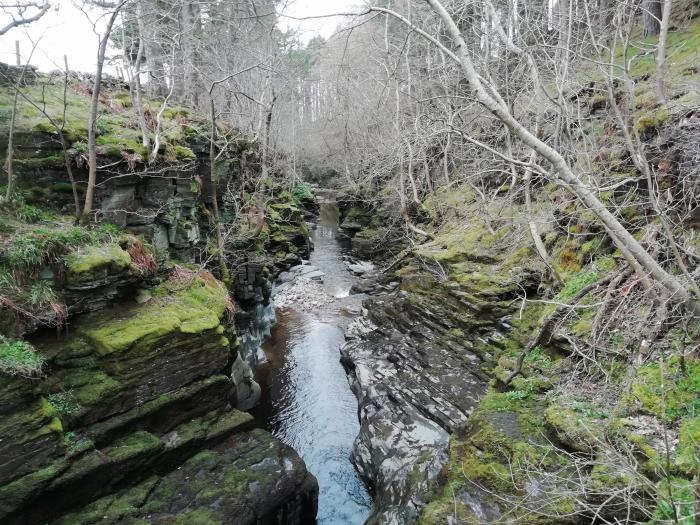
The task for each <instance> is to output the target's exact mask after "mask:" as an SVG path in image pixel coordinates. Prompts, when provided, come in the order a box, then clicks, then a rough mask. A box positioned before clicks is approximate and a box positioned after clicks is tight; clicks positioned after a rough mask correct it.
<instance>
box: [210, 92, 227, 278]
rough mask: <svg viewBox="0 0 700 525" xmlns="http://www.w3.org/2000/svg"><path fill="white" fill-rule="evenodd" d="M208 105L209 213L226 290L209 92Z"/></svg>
mask: <svg viewBox="0 0 700 525" xmlns="http://www.w3.org/2000/svg"><path fill="white" fill-rule="evenodd" d="M209 104H210V107H209V109H210V116H211V135H210V140H209V181H210V182H211V211H212V220H213V221H214V231H215V232H216V254H217V257H218V260H219V272H220V273H221V281H222V282H223V283H224V284H225V285H226V287H227V288H228V287H229V286H230V285H231V275H230V274H229V271H228V266H227V264H226V254H225V252H224V237H223V234H222V232H221V222H220V220H219V202H218V195H217V191H216V109H215V107H214V96H213V93H212V92H211V90H210V91H209Z"/></svg>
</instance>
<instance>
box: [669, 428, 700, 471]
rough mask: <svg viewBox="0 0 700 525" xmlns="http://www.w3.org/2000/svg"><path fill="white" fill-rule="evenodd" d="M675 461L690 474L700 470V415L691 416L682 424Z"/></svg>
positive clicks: (682, 469) (679, 467) (681, 469)
mask: <svg viewBox="0 0 700 525" xmlns="http://www.w3.org/2000/svg"><path fill="white" fill-rule="evenodd" d="M674 463H675V465H676V467H677V468H678V469H679V470H680V471H681V472H683V473H684V474H687V475H689V476H692V475H694V474H696V473H697V472H700V416H696V417H692V418H689V419H687V420H685V421H683V423H682V424H681V428H680V431H679V432H678V448H677V449H676V455H675V457H674Z"/></svg>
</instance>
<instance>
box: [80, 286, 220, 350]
mask: <svg viewBox="0 0 700 525" xmlns="http://www.w3.org/2000/svg"><path fill="white" fill-rule="evenodd" d="M206 275H208V274H206ZM206 275H204V276H203V277H200V276H194V277H193V278H192V279H191V280H189V281H188V282H186V283H183V284H174V283H164V284H162V285H160V286H158V287H156V288H154V289H153V291H152V293H153V299H152V300H151V301H149V302H147V303H146V304H145V305H142V306H141V307H140V308H139V309H138V312H134V315H132V316H128V317H126V318H123V319H106V320H104V321H103V322H101V323H99V324H98V325H97V326H82V327H81V328H80V331H81V333H82V334H83V335H84V336H85V337H86V338H87V339H88V340H89V341H90V342H92V343H93V344H94V345H95V347H96V348H97V350H98V352H99V353H101V354H103V355H106V354H111V353H114V352H122V351H126V350H130V349H132V350H133V349H144V350H148V349H149V348H152V347H153V346H154V345H156V344H157V343H158V341H160V340H161V339H162V338H164V337H167V336H169V335H170V334H172V333H177V332H180V333H183V334H199V333H202V332H204V331H207V330H216V329H217V327H218V326H219V324H220V321H221V319H222V317H223V315H224V311H225V310H226V308H227V307H228V292H227V291H226V289H225V287H224V286H223V285H222V284H221V283H220V282H218V281H216V280H214V279H213V277H211V275H209V276H208V277H207V276H206Z"/></svg>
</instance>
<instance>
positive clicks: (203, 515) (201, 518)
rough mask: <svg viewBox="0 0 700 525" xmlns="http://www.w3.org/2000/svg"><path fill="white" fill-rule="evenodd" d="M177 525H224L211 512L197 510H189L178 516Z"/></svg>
mask: <svg viewBox="0 0 700 525" xmlns="http://www.w3.org/2000/svg"><path fill="white" fill-rule="evenodd" d="M175 525H222V522H221V521H220V520H218V519H216V517H215V515H214V514H212V513H211V512H209V511H206V510H202V509H196V510H188V511H185V512H184V513H182V514H180V515H178V517H177V518H176V519H175Z"/></svg>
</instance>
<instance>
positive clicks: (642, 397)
mask: <svg viewBox="0 0 700 525" xmlns="http://www.w3.org/2000/svg"><path fill="white" fill-rule="evenodd" d="M662 371H663V375H662ZM625 401H626V403H627V406H628V407H629V409H630V410H635V409H638V410H640V411H642V412H645V413H649V414H652V415H654V416H656V417H658V418H660V419H663V420H665V421H667V422H668V423H675V422H677V421H678V420H679V419H681V418H684V417H686V416H688V415H695V414H698V413H700V360H699V359H697V358H694V357H687V358H686V359H685V370H683V369H682V366H681V361H680V359H679V358H678V357H675V356H674V357H672V358H670V359H668V360H666V361H665V362H664V363H659V362H654V363H649V364H646V365H644V366H642V367H640V368H639V370H638V371H637V377H636V378H635V380H634V383H633V384H632V388H631V393H630V395H629V396H626V398H625Z"/></svg>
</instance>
